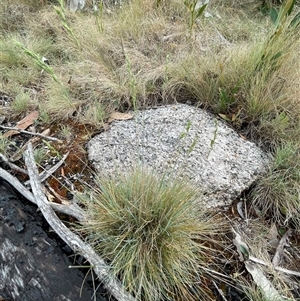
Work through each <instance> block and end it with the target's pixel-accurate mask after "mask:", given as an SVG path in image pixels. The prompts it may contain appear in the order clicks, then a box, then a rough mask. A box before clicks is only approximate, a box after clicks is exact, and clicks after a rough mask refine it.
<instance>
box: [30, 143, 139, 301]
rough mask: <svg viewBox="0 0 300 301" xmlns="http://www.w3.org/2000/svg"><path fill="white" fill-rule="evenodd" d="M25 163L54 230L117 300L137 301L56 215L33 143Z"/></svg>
mask: <svg viewBox="0 0 300 301" xmlns="http://www.w3.org/2000/svg"><path fill="white" fill-rule="evenodd" d="M25 163H26V166H27V169H28V173H29V178H30V184H31V188H32V191H33V194H34V197H35V199H36V201H37V205H38V207H39V208H40V210H41V212H42V214H43V216H44V217H45V219H46V220H47V222H48V223H49V225H50V226H51V227H52V228H53V230H54V231H55V232H56V233H57V234H58V235H59V236H60V238H61V239H62V240H64V241H65V242H66V243H67V244H68V245H69V246H70V248H71V249H72V250H73V251H74V252H75V253H79V254H80V255H82V256H83V257H84V258H86V259H87V260H88V261H89V262H90V263H91V265H92V266H93V268H94V271H95V273H96V274H97V276H98V277H99V280H100V281H102V282H103V284H104V286H105V287H106V289H107V290H108V291H109V292H110V293H111V294H112V295H113V296H114V297H115V298H116V299H117V300H119V301H136V300H135V298H133V297H132V296H131V295H130V294H129V293H127V292H126V291H125V290H124V288H123V287H122V285H121V283H120V282H119V281H118V280H116V279H115V278H114V277H113V276H112V275H111V274H110V268H109V266H107V265H106V263H105V262H104V260H103V259H102V258H100V257H99V256H98V255H97V254H96V252H95V251H94V250H93V249H92V247H91V246H90V245H88V244H86V243H85V242H83V241H82V240H81V239H80V238H79V237H78V236H77V235H76V234H74V233H73V232H72V231H71V230H70V229H69V228H67V227H66V226H65V225H64V224H63V223H62V221H61V220H60V219H59V218H58V217H57V216H56V214H55V213H54V211H53V209H52V208H51V207H50V205H49V202H48V201H47V198H46V196H45V195H44V193H43V190H42V187H41V184H40V182H39V178H38V170H37V167H36V164H35V162H34V157H33V149H32V145H31V144H29V145H28V149H27V151H26V152H25Z"/></svg>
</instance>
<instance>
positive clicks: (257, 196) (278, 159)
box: [252, 143, 300, 228]
mask: <svg viewBox="0 0 300 301" xmlns="http://www.w3.org/2000/svg"><path fill="white" fill-rule="evenodd" d="M299 183H300V152H299V145H294V144H291V143H286V144H284V145H281V146H280V147H278V148H277V149H276V151H275V154H274V161H273V165H272V166H271V168H270V170H269V172H268V174H267V175H265V176H264V177H261V179H260V180H259V181H258V183H257V185H256V187H255V188H254V189H253V191H252V196H253V204H254V205H256V206H258V207H259V209H260V210H261V212H262V215H264V216H269V217H271V218H273V219H275V220H276V221H277V222H279V224H286V223H287V222H288V221H292V222H293V223H294V226H295V227H296V228H299V222H300V219H299V217H300V201H299V192H300V191H299V187H300V186H299Z"/></svg>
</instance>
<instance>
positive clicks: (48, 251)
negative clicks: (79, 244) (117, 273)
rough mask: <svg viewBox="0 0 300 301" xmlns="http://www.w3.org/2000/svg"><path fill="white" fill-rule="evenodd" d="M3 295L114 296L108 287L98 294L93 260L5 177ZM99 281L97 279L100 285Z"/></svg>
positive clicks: (79, 300) (5, 298)
mask: <svg viewBox="0 0 300 301" xmlns="http://www.w3.org/2000/svg"><path fill="white" fill-rule="evenodd" d="M0 244H1V246H0V300H1V301H12V300H13V301H19V300H20V301H21V300H22V301H40V300H43V301H62V300H68V301H86V300H98V301H105V300H109V299H110V300H111V298H109V296H108V295H107V294H106V293H105V290H104V289H103V288H102V287H98V289H97V293H96V297H95V299H94V297H93V296H94V289H93V281H92V277H91V276H90V273H89V275H88V277H86V279H85V278H84V277H85V273H86V272H87V271H88V270H89V268H85V269H78V268H69V266H79V265H87V266H88V265H89V264H88V263H85V262H84V260H83V258H80V257H78V256H77V257H75V256H74V254H73V253H72V251H71V249H70V248H69V247H68V246H67V245H66V244H65V243H63V242H62V241H61V240H60V239H58V237H56V235H55V234H54V233H53V231H52V232H51V229H49V226H48V224H47V222H46V221H45V220H44V218H43V216H42V215H41V213H40V212H37V207H36V206H33V205H31V204H30V203H28V201H26V200H23V199H22V197H21V196H18V195H17V194H16V193H15V192H14V190H13V188H12V187H11V186H10V185H9V184H8V183H7V182H5V181H4V180H1V179H0ZM98 285H99V284H97V283H95V286H96V287H97V286H98Z"/></svg>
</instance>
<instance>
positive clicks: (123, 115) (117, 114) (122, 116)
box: [108, 112, 133, 122]
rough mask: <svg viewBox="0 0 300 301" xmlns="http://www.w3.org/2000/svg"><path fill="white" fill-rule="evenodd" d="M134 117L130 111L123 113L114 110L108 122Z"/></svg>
mask: <svg viewBox="0 0 300 301" xmlns="http://www.w3.org/2000/svg"><path fill="white" fill-rule="evenodd" d="M131 118H133V115H132V114H130V113H121V112H112V113H111V114H110V117H109V119H108V122H112V121H114V120H128V119H131Z"/></svg>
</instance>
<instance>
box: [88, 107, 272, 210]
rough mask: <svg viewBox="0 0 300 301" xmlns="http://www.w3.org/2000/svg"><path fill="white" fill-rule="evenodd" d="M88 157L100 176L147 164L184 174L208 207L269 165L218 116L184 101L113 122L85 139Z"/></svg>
mask: <svg viewBox="0 0 300 301" xmlns="http://www.w3.org/2000/svg"><path fill="white" fill-rule="evenodd" d="M88 156H89V160H91V161H92V163H93V164H94V166H95V167H96V169H97V170H98V171H99V173H100V174H111V173H116V172H120V171H122V172H123V171H127V170H128V171H129V170H130V169H131V168H132V167H134V166H136V165H145V166H147V167H151V168H154V169H155V170H156V171H157V172H158V173H161V174H163V173H164V174H167V175H172V176H180V177H183V178H184V177H185V178H188V179H189V180H191V182H193V183H194V184H195V185H196V186H197V187H200V188H201V190H202V191H203V193H204V196H203V197H204V200H205V202H206V204H207V205H208V206H218V205H228V204H230V203H231V202H232V200H234V199H235V198H236V197H238V196H239V195H240V193H241V192H242V191H243V190H245V189H247V188H248V187H249V186H250V185H251V184H252V183H253V182H254V181H255V179H256V178H257V176H258V175H259V174H261V173H263V172H264V171H265V170H266V167H267V165H268V164H269V163H270V158H269V157H268V156H267V155H266V154H265V153H264V152H263V151H262V150H261V149H259V148H258V147H257V146H256V145H255V144H254V143H252V142H250V141H247V140H245V139H243V138H241V137H240V136H239V135H238V134H237V133H236V132H235V131H234V130H233V129H231V128H230V127H229V126H227V125H226V124H225V123H224V122H223V121H222V120H220V119H218V118H216V117H215V116H214V115H212V114H210V113H207V112H206V111H204V110H201V109H199V108H196V107H193V106H188V105H183V104H177V105H168V106H164V107H158V108H153V109H149V110H145V111H139V112H136V113H134V118H133V119H131V120H122V121H114V122H113V123H112V124H111V127H110V129H109V130H107V131H106V132H103V133H101V134H100V135H98V136H95V137H94V138H93V139H91V140H90V141H89V143H88Z"/></svg>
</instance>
